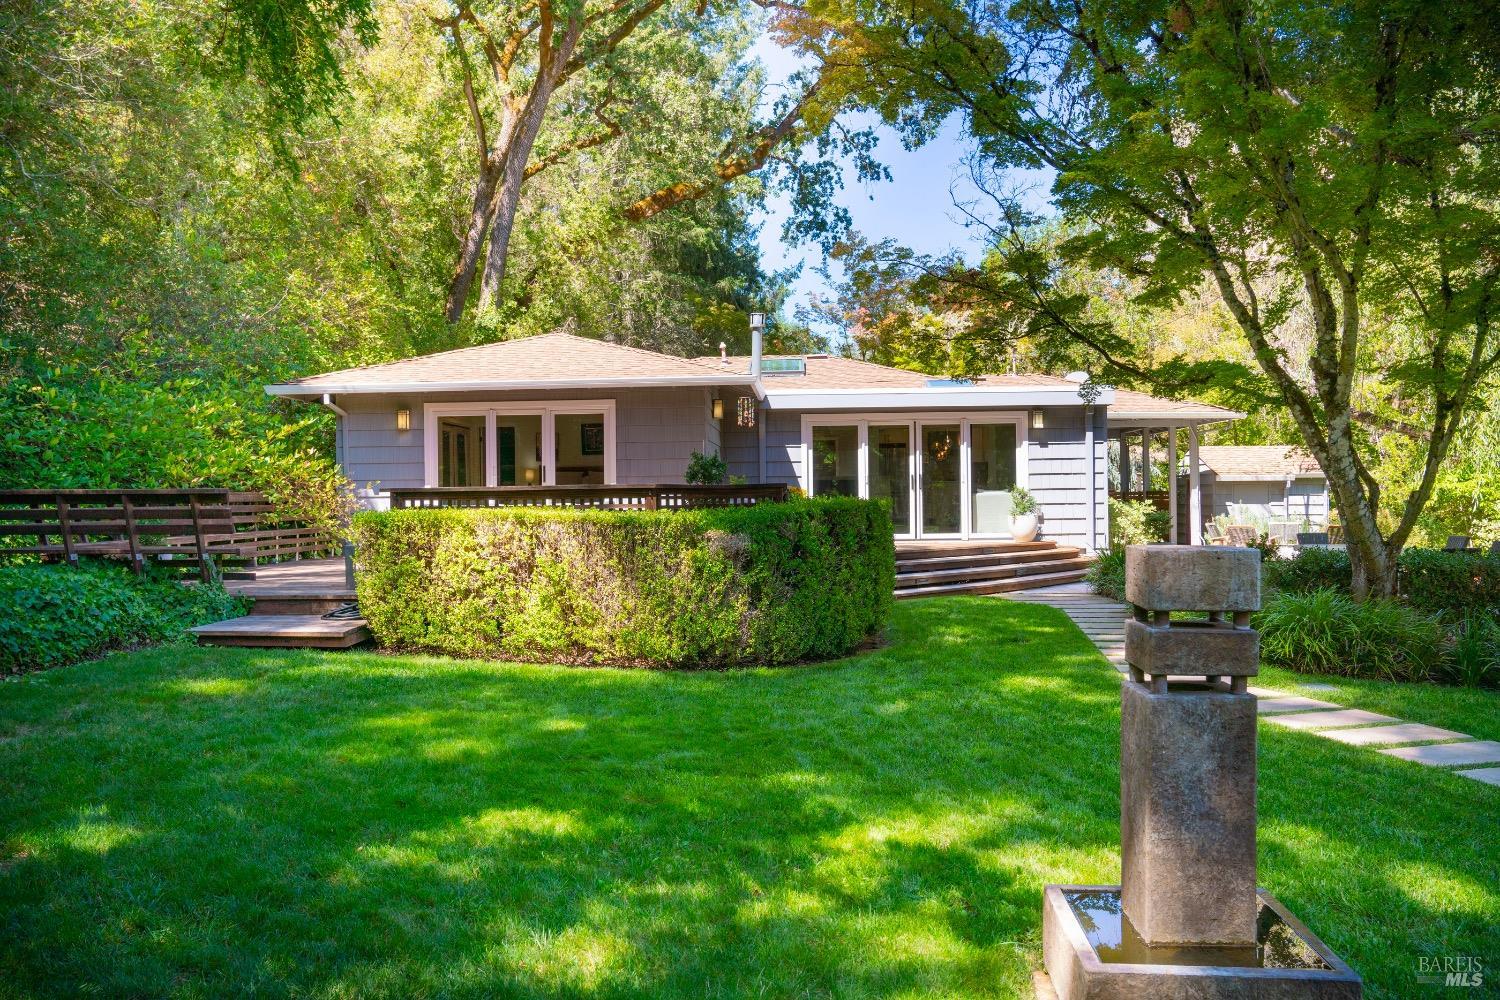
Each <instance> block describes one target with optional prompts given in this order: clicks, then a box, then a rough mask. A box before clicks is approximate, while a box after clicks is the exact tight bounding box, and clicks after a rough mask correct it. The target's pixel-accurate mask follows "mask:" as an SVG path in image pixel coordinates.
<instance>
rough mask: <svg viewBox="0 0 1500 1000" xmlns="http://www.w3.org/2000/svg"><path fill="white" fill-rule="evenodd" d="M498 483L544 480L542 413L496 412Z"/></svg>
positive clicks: (534, 483)
mask: <svg viewBox="0 0 1500 1000" xmlns="http://www.w3.org/2000/svg"><path fill="white" fill-rule="evenodd" d="M495 465H496V471H497V472H498V475H497V476H496V477H495V485H496V486H540V485H541V483H542V414H540V413H496V414H495Z"/></svg>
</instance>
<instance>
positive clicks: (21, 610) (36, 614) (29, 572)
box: [0, 563, 246, 673]
mask: <svg viewBox="0 0 1500 1000" xmlns="http://www.w3.org/2000/svg"><path fill="white" fill-rule="evenodd" d="M245 610H246V602H245V601H243V600H242V599H240V598H236V597H232V596H230V595H229V594H227V593H225V591H224V589H223V588H222V587H220V586H217V585H215V586H206V585H201V584H184V583H183V582H182V581H181V580H180V578H178V577H175V576H168V575H166V574H165V573H162V574H160V575H157V574H148V575H146V576H144V577H137V576H136V575H135V574H134V573H133V572H131V570H130V569H129V568H128V567H125V566H121V565H118V564H106V563H99V564H84V565H82V566H78V567H70V566H61V565H48V566H44V565H40V564H36V563H32V564H30V565H21V566H6V567H3V568H0V673H19V672H23V671H28V670H40V669H42V668H44V667H60V666H63V665H64V664H68V663H73V662H76V661H78V660H82V659H85V658H87V657H91V656H98V655H99V654H101V653H104V652H106V651H108V650H111V649H123V648H128V647H133V646H141V645H146V644H149V643H154V642H166V641H170V640H174V639H181V638H183V637H184V635H185V633H186V632H187V630H188V629H189V628H190V627H192V626H194V625H202V624H204V623H205V622H211V621H219V620H220V619H223V618H231V617H234V616H235V615H238V614H244V612H245Z"/></svg>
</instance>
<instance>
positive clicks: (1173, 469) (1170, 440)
mask: <svg viewBox="0 0 1500 1000" xmlns="http://www.w3.org/2000/svg"><path fill="white" fill-rule="evenodd" d="M1167 512H1168V516H1170V517H1171V518H1172V530H1171V533H1170V534H1169V535H1168V537H1169V538H1170V539H1171V540H1172V544H1173V545H1176V544H1177V428H1175V427H1168V428H1167Z"/></svg>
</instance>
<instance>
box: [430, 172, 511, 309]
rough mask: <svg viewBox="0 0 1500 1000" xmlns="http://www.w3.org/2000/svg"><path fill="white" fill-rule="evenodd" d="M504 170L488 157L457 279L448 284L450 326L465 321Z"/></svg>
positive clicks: (479, 179)
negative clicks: (467, 305) (491, 212)
mask: <svg viewBox="0 0 1500 1000" xmlns="http://www.w3.org/2000/svg"><path fill="white" fill-rule="evenodd" d="M499 177H500V171H499V170H498V169H497V168H496V167H495V166H494V165H493V163H492V162H491V160H490V159H489V158H488V157H486V158H485V161H484V164H483V165H482V166H481V167H480V168H479V176H478V177H477V178H476V179H475V181H474V199H473V202H472V204H471V205H470V208H469V225H468V228H467V229H466V230H465V232H464V240H463V244H462V245H461V246H460V247H459V251H458V263H457V264H456V265H455V266H454V268H453V277H452V279H451V280H450V281H449V282H448V301H447V303H446V304H445V305H444V307H443V315H444V316H445V317H446V318H447V320H448V322H449V323H457V322H458V321H459V320H461V319H463V316H464V306H465V304H466V303H467V302H468V300H469V288H470V286H472V285H473V284H474V273H475V272H476V271H477V270H478V269H479V257H480V253H481V251H482V250H483V249H484V233H485V229H486V228H487V227H488V226H489V223H490V202H491V200H492V199H493V198H494V195H495V182H496V181H497V180H498V179H499Z"/></svg>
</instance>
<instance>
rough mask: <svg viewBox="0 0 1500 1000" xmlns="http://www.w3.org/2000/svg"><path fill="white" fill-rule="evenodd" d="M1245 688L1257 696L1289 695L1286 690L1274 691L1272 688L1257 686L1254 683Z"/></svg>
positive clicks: (1278, 696) (1276, 696)
mask: <svg viewBox="0 0 1500 1000" xmlns="http://www.w3.org/2000/svg"><path fill="white" fill-rule="evenodd" d="M1245 690H1246V691H1249V692H1250V693H1251V694H1253V695H1255V697H1257V698H1285V697H1286V696H1287V694H1286V692H1285V691H1273V690H1271V689H1270V688H1262V687H1256V686H1255V685H1253V684H1252V685H1251V686H1250V687H1247V688H1246V689H1245Z"/></svg>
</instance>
